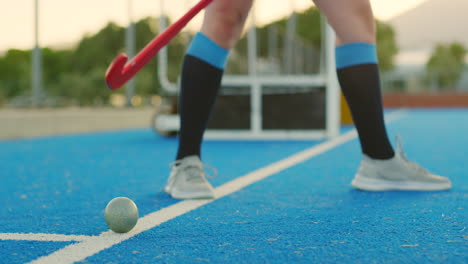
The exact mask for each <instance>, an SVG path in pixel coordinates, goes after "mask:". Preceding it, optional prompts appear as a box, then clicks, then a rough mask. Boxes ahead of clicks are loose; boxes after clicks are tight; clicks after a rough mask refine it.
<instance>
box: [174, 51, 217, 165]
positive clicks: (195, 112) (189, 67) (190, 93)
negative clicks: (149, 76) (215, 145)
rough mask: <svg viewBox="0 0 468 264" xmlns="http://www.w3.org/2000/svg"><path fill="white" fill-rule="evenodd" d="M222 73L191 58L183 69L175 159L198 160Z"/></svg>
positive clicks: (188, 57) (186, 59) (186, 60)
mask: <svg viewBox="0 0 468 264" xmlns="http://www.w3.org/2000/svg"><path fill="white" fill-rule="evenodd" d="M222 75H223V70H222V69H219V68H217V67H214V66H212V65H210V64H209V63H207V62H205V61H203V60H201V59H198V58H196V57H194V56H191V55H186V56H185V59H184V64H183V67H182V79H181V93H180V97H179V112H180V119H181V124H180V132H179V148H178V151H177V157H176V159H182V158H184V157H187V156H191V155H198V156H199V157H200V156H201V153H200V152H201V151H200V148H201V142H202V139H203V134H204V132H205V129H206V126H207V123H208V120H209V117H210V114H211V110H212V108H213V105H214V102H215V100H216V97H217V94H218V90H219V87H220V86H221V79H222Z"/></svg>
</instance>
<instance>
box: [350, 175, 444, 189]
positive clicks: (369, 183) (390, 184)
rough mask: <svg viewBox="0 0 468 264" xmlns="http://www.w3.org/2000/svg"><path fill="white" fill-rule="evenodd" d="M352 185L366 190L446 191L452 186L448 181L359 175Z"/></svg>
mask: <svg viewBox="0 0 468 264" xmlns="http://www.w3.org/2000/svg"><path fill="white" fill-rule="evenodd" d="M351 185H352V186H353V187H354V188H356V189H360V190H364V191H444V190H448V189H450V188H452V184H451V183H450V182H447V183H422V182H415V181H387V180H381V179H371V178H366V177H362V176H360V175H357V176H356V177H355V178H354V180H353V181H352V182H351Z"/></svg>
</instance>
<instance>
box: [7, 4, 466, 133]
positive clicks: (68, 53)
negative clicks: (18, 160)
mask: <svg viewBox="0 0 468 264" xmlns="http://www.w3.org/2000/svg"><path fill="white" fill-rule="evenodd" d="M196 2H197V1H191V0H174V1H163V0H100V1H91V0H82V1H61V0H29V1H1V2H0V32H1V33H2V37H1V38H0V138H9V139H11V138H21V137H28V136H41V135H50V134H60V133H70V132H89V131H99V130H110V129H122V128H142V127H150V126H152V122H153V121H154V115H155V114H157V113H158V111H161V108H162V107H163V106H164V102H165V100H164V98H171V96H173V93H172V94H171V92H169V91H167V89H165V87H164V86H165V83H166V85H167V82H169V83H171V84H172V85H174V84H177V81H178V76H179V73H180V64H181V61H182V57H183V55H184V52H185V49H186V46H187V44H188V43H189V42H190V39H191V37H192V36H193V34H194V33H195V32H196V31H197V29H198V27H199V25H200V23H201V18H202V16H199V17H197V18H196V19H195V20H193V21H192V22H191V23H190V24H189V26H188V27H187V29H186V30H184V31H183V32H182V33H181V34H179V35H178V36H177V37H176V38H175V39H174V40H173V41H172V42H171V43H170V45H169V48H168V52H167V54H166V57H165V58H166V59H167V60H166V61H163V62H164V72H163V73H164V78H167V80H166V79H164V80H162V79H161V78H162V76H163V75H161V68H160V67H161V65H162V64H161V61H159V63H158V60H157V59H155V60H153V61H152V62H150V63H149V64H148V65H147V66H146V67H145V68H144V69H142V71H141V72H139V73H138V74H137V76H136V78H134V80H133V81H132V82H130V83H129V84H128V85H127V86H126V87H125V88H122V89H120V90H118V91H111V90H109V89H108V88H107V87H106V84H105V82H104V74H105V71H106V69H107V67H108V65H109V64H110V62H111V61H112V60H113V58H114V57H115V56H116V55H117V54H119V53H121V52H125V53H127V54H129V55H130V57H131V56H132V55H134V54H135V53H136V52H138V51H139V50H141V49H142V48H143V47H144V46H145V45H146V44H147V43H148V42H149V41H151V39H153V38H154V37H155V36H156V35H157V34H158V33H159V32H161V29H162V27H161V26H162V25H164V24H170V23H172V22H173V21H174V20H176V19H178V18H179V17H180V16H182V15H183V14H184V13H185V12H186V11H187V10H188V9H189V8H190V7H191V6H193V5H194V4H195V3H196ZM372 4H373V8H374V13H375V16H376V23H377V29H378V41H377V42H378V43H377V44H378V56H379V64H380V69H381V74H382V76H381V77H382V85H383V93H384V103H385V107H388V108H393V107H467V106H468V70H467V68H466V61H467V56H466V55H467V48H468V26H467V25H468V21H467V19H466V14H465V13H466V10H468V2H467V1H466V0H398V1H396V0H394V1H379V0H374V1H372ZM252 16H253V17H254V19H251V22H250V23H249V25H248V27H247V28H246V30H248V29H249V28H251V27H254V28H255V29H256V32H257V33H256V42H257V45H256V53H257V64H256V67H257V71H258V72H260V73H262V74H272V75H278V74H299V75H307V74H314V73H317V72H320V70H321V67H322V66H323V65H322V64H323V63H322V62H323V50H324V47H323V43H324V42H323V34H322V33H323V22H322V19H321V15H320V13H319V12H318V10H317V9H316V8H315V7H314V6H313V4H312V3H311V1H309V0H295V1H283V0H257V1H256V5H255V8H254V10H253V11H252ZM162 20H163V21H162ZM162 22H164V23H163V24H161V23H162ZM246 36H247V34H245V36H244V37H243V39H242V40H241V41H240V43H239V45H238V46H237V47H236V49H235V50H234V51H233V52H232V53H231V56H230V58H229V64H228V67H227V73H228V74H232V75H243V74H247V73H248V71H249V70H248V67H247V64H248V63H247V62H248V52H249V51H248V45H247V43H248V39H247V38H246ZM284 40H288V41H284ZM237 91H238V90H237ZM236 93H239V92H236ZM166 104H168V106H167V105H166V107H169V108H175V110H166V111H169V112H171V111H177V110H176V108H177V106H176V102H175V101H174V99H173V98H172V99H170V100H169V103H166ZM342 108H343V109H342V113H341V115H342V119H343V120H342V122H343V123H349V118H348V120H346V116H347V113H346V109H345V108H346V106H345V105H342ZM285 115H289V114H288V113H287V112H285Z"/></svg>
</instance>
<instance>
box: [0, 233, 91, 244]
mask: <svg viewBox="0 0 468 264" xmlns="http://www.w3.org/2000/svg"><path fill="white" fill-rule="evenodd" d="M90 238H93V236H81V235H58V234H34V233H21V234H20V233H0V240H24V241H56V242H57V241H64V242H66V241H85V240H87V239H90Z"/></svg>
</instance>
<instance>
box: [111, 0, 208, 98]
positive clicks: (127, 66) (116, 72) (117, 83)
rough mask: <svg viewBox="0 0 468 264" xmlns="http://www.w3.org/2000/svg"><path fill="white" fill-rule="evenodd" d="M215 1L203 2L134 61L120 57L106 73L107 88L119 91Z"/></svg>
mask: <svg viewBox="0 0 468 264" xmlns="http://www.w3.org/2000/svg"><path fill="white" fill-rule="evenodd" d="M212 1H213V0H201V1H200V2H199V3H198V4H196V5H195V6H194V7H192V9H190V10H189V11H188V12H187V13H186V14H185V15H184V16H183V17H181V18H180V19H179V20H178V21H176V22H175V23H174V24H172V25H171V26H169V27H168V28H167V29H166V30H164V32H162V33H161V34H160V35H159V36H157V37H155V38H154V39H153V40H152V41H151V42H150V43H148V45H146V47H144V48H143V49H142V50H141V51H140V52H139V53H138V54H137V55H136V56H135V57H134V58H133V59H132V60H130V61H129V62H128V63H127V60H128V57H127V55H125V54H120V55H118V56H117V57H116V58H115V59H114V60H113V61H112V63H111V65H110V66H109V68H107V72H106V77H105V79H106V83H107V86H108V87H109V88H110V89H112V90H117V89H119V88H120V87H121V86H122V85H124V84H125V83H126V82H127V81H128V80H130V79H131V78H132V77H133V76H134V75H135V74H136V73H137V72H138V71H139V70H140V69H141V68H143V66H145V65H146V64H147V63H148V62H149V61H150V60H151V59H152V58H153V57H154V56H155V55H156V54H157V53H158V52H159V50H160V49H161V48H163V47H164V46H166V45H167V44H168V43H169V41H171V40H172V39H173V38H174V37H175V36H176V35H177V34H178V33H179V32H180V31H181V30H182V29H183V28H184V27H185V26H186V25H187V23H188V22H189V21H190V20H192V18H193V17H195V16H196V15H197V14H198V13H199V12H200V11H201V10H203V9H204V8H205V7H207V6H208V5H209V4H210V3H211V2H212Z"/></svg>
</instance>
